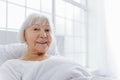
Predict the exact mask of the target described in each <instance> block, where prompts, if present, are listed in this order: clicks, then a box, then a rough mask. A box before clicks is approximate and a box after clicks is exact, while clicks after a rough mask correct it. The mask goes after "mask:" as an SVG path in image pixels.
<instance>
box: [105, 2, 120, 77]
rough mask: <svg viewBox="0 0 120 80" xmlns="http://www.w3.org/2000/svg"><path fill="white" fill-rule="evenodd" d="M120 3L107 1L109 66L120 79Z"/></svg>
mask: <svg viewBox="0 0 120 80" xmlns="http://www.w3.org/2000/svg"><path fill="white" fill-rule="evenodd" d="M119 3H120V1H119V0H114V1H113V0H105V13H106V32H107V37H108V46H109V48H108V50H109V51H110V53H109V54H108V56H109V57H108V59H109V64H110V66H111V70H112V73H113V74H114V75H115V76H117V77H119V78H120V36H119V35H120V9H119V7H120V5H119Z"/></svg>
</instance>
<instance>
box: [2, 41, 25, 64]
mask: <svg viewBox="0 0 120 80" xmlns="http://www.w3.org/2000/svg"><path fill="white" fill-rule="evenodd" d="M26 49H27V46H26V44H22V43H14V44H8V45H0V65H1V64H2V63H4V62H5V61H6V60H9V59H16V58H19V57H20V56H22V55H23V54H24V52H25V51H26Z"/></svg>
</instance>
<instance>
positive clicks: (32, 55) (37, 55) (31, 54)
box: [21, 51, 50, 61]
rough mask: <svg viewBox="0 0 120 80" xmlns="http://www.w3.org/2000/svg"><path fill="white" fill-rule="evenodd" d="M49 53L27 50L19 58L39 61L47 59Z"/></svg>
mask: <svg viewBox="0 0 120 80" xmlns="http://www.w3.org/2000/svg"><path fill="white" fill-rule="evenodd" d="M49 57H50V55H48V54H46V53H34V52H29V51H27V52H26V53H25V55H24V56H23V57H21V59H23V60H31V61H41V60H45V59H48V58H49Z"/></svg>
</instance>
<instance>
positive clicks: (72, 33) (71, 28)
mask: <svg viewBox="0 0 120 80" xmlns="http://www.w3.org/2000/svg"><path fill="white" fill-rule="evenodd" d="M46 3H47V4H46ZM48 3H49V4H48ZM73 3H74V4H73ZM85 3H86V0H17V1H16V0H8V1H6V0H0V29H7V30H19V28H20V26H21V24H22V22H23V21H24V19H25V17H26V16H28V15H29V14H31V13H33V12H34V13H41V14H43V15H46V16H47V17H49V18H50V19H51V20H53V23H54V24H55V35H56V36H57V41H58V48H59V51H60V54H61V55H64V56H67V57H69V58H70V59H73V60H74V61H76V62H78V63H80V64H81V65H83V66H86V65H87V63H86V62H87V39H86V37H87V34H86V33H87V32H86V31H87V27H86V25H87V20H86V11H85V10H84V9H83V8H81V7H79V6H76V4H81V5H83V6H84V7H85V6H86V4H85Z"/></svg>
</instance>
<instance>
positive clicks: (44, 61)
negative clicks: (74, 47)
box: [0, 14, 91, 80]
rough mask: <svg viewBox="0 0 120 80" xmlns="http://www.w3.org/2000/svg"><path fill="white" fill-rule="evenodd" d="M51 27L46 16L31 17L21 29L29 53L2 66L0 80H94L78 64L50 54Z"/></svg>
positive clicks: (51, 42) (22, 40)
mask: <svg viewBox="0 0 120 80" xmlns="http://www.w3.org/2000/svg"><path fill="white" fill-rule="evenodd" d="M52 27H53V26H52V24H51V22H50V21H49V20H48V18H47V17H45V16H42V15H40V14H31V15H30V16H28V18H27V19H26V20H25V22H24V23H23V25H22V27H21V30H20V40H21V42H24V43H26V44H27V50H26V52H25V53H24V55H23V56H22V57H21V58H19V59H12V60H8V61H6V62H5V63H4V64H3V65H2V66H1V67H0V80H90V79H91V74H90V73H89V72H88V71H87V70H86V69H85V68H83V67H81V66H80V65H79V64H77V63H74V62H72V61H70V60H68V59H65V58H63V57H60V56H52V55H51V54H52V53H50V52H49V50H50V49H51V47H52V46H53V42H54V39H53V31H52V30H53V29H52ZM16 54H17V53H16Z"/></svg>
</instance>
